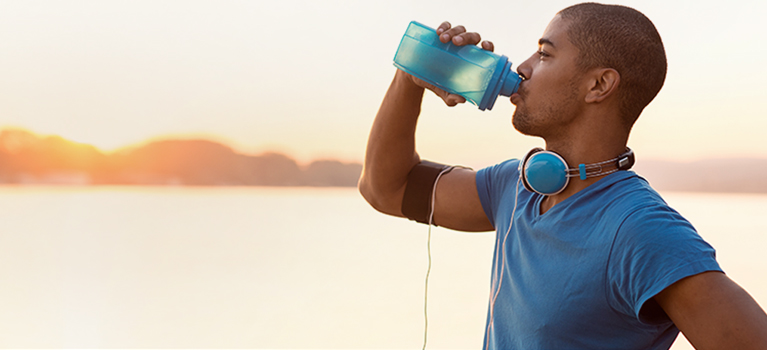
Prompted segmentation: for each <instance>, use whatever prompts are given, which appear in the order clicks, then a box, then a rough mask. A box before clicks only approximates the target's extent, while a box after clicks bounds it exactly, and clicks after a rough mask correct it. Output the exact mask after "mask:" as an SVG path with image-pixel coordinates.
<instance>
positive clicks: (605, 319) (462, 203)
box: [359, 3, 767, 349]
mask: <svg viewBox="0 0 767 350" xmlns="http://www.w3.org/2000/svg"><path fill="white" fill-rule="evenodd" d="M437 33H438V34H440V40H442V41H443V42H448V41H452V43H453V44H455V45H476V44H480V40H481V39H480V35H479V34H477V33H472V32H466V30H465V28H463V27H462V26H457V27H451V25H450V24H449V23H447V22H445V23H443V24H442V25H440V27H439V28H438V29H437ZM538 44H539V45H538V47H539V50H538V52H536V53H535V54H533V55H532V56H531V57H530V58H529V59H528V60H527V61H525V62H523V63H522V64H521V65H520V66H519V68H518V73H519V74H520V75H521V77H522V78H523V81H522V83H521V84H520V88H519V91H518V92H517V93H516V94H513V95H512V96H511V98H510V100H511V103H513V104H514V105H515V106H516V110H515V112H514V115H513V118H512V121H513V125H514V127H515V128H516V129H517V130H518V131H520V132H522V133H524V134H527V135H534V136H539V137H541V138H543V139H544V140H545V142H546V150H547V151H551V152H555V153H550V154H552V155H555V154H557V155H558V156H561V160H562V162H563V163H566V164H575V165H578V167H572V169H571V170H569V171H568V173H572V174H571V175H573V176H574V177H572V178H569V181H568V182H566V183H565V184H564V185H563V187H562V188H560V189H558V190H557V191H552V192H547V193H538V192H534V191H531V190H528V189H527V187H530V183H529V182H535V181H537V179H533V178H526V177H524V176H522V175H523V174H526V173H525V170H523V171H522V173H520V171H519V170H518V169H519V162H520V161H518V160H511V161H507V162H504V163H501V164H498V165H496V166H493V167H490V168H487V169H482V170H480V171H478V172H475V171H473V170H470V169H462V168H456V169H450V168H443V167H441V166H439V165H434V164H433V163H431V164H430V163H425V162H421V159H420V157H419V155H418V153H416V151H415V139H414V138H415V136H414V135H415V127H416V122H417V119H418V115H419V112H420V105H421V99H422V97H423V92H424V89H428V90H431V91H433V92H434V93H436V94H437V95H438V96H440V97H441V98H442V99H443V100H444V101H445V103H446V104H447V105H448V106H454V105H457V104H459V103H463V102H465V100H464V98H463V97H461V96H458V95H453V94H449V93H447V92H445V91H442V90H440V89H438V88H436V87H434V86H432V85H429V84H427V83H425V82H423V81H421V80H419V79H417V78H415V77H413V76H411V75H409V74H407V73H405V72H403V71H397V72H396V74H395V77H394V80H393V81H392V83H391V86H390V87H389V90H388V91H387V93H386V96H385V97H384V100H383V103H382V104H381V107H380V109H379V111H378V114H377V116H376V119H375V121H374V124H373V127H372V130H371V133H370V137H369V141H368V147H367V152H366V156H365V165H364V171H363V175H362V177H361V179H360V182H359V189H360V192H361V193H362V194H363V196H364V197H365V199H366V200H367V201H368V202H369V203H370V204H371V205H372V206H373V207H374V208H376V209H377V210H379V211H381V212H383V213H387V214H390V215H395V216H406V215H407V216H409V217H411V218H413V219H416V220H419V221H421V222H429V223H435V224H438V225H440V226H444V227H448V228H451V229H455V230H465V231H486V230H493V229H495V230H496V231H497V237H496V252H495V254H496V256H495V259H494V261H495V266H494V270H493V281H491V298H490V306H489V312H488V323H487V332H486V335H485V348H497V349H511V348H519V349H539V348H545V349H552V348H566V349H573V348H583V349H598V348H614V349H618V348H620V349H629V348H635V349H645V348H652V349H666V348H668V347H669V346H671V344H672V343H673V341H674V339H675V338H676V336H677V334H678V332H679V330H681V331H682V332H683V333H684V334H685V336H686V337H687V339H688V340H689V341H690V342H691V343H692V344H693V345H694V346H695V347H696V348H699V349H724V348H727V349H767V315H765V313H764V311H763V310H762V309H761V308H760V307H759V306H758V304H757V303H756V302H755V301H754V300H753V299H752V298H751V297H750V296H749V295H748V293H746V292H745V291H744V290H743V289H742V288H740V287H739V286H738V285H737V284H735V283H734V282H732V281H731V280H730V279H729V278H728V277H727V276H726V275H725V274H723V273H722V272H721V269H720V268H719V266H718V264H717V263H716V261H715V259H714V252H713V249H712V248H711V247H710V246H709V245H708V244H707V243H706V242H704V241H703V240H702V239H701V238H700V237H699V236H698V235H697V233H696V232H695V230H694V229H693V228H692V226H691V225H690V224H689V223H688V222H687V221H686V220H685V219H684V218H682V217H681V216H680V215H679V214H678V213H676V212H675V211H673V210H672V209H671V208H669V207H668V206H667V205H666V204H665V202H663V200H662V199H661V198H660V197H659V196H658V194H657V193H656V192H655V191H653V190H652V189H651V188H650V187H649V185H648V184H647V182H646V181H644V180H643V179H642V178H641V177H639V176H638V175H636V174H634V173H633V172H630V171H623V170H626V169H627V168H628V167H630V164H628V163H630V162H632V161H633V155H631V154H630V152H627V148H626V143H627V140H628V136H629V132H630V130H631V127H632V125H633V123H634V121H635V120H636V118H637V117H639V114H640V113H641V111H642V110H643V109H644V107H645V106H646V105H647V104H648V103H650V101H651V100H652V99H653V98H654V97H655V95H656V94H657V93H658V91H659V90H660V88H661V86H662V85H663V81H664V79H665V73H666V58H665V52H664V49H663V44H662V42H661V39H660V36H659V35H658V33H657V31H656V29H655V27H654V26H653V24H652V22H650V20H649V19H647V18H646V17H645V16H644V15H642V14H641V13H639V12H638V11H636V10H634V9H631V8H627V7H623V6H610V5H601V4H593V3H589V4H579V5H575V6H571V7H569V8H567V9H565V10H562V11H561V12H560V13H558V14H557V15H556V16H555V17H554V19H553V20H552V21H551V22H550V23H549V25H548V27H547V28H546V30H545V32H544V33H543V37H542V38H541V39H540V40H539V42H538ZM481 47H482V48H483V49H486V50H493V45H492V43H491V42H488V41H484V42H481ZM538 153H541V152H538ZM543 153H547V152H543ZM533 156H534V155H533ZM533 156H528V157H525V158H524V159H523V160H522V162H523V163H525V165H526V164H527V163H528V162H532V161H533V158H532V157H533ZM424 169H425V170H424ZM523 169H526V168H524V167H523ZM586 169H588V170H586ZM447 170H451V171H447ZM423 174H431V175H426V176H424V175H423ZM434 174H437V175H436V176H435V175H434ZM530 176H531V177H532V175H530ZM424 179H426V181H425V180H424ZM435 183H436V187H434V188H435V190H434V191H435V192H434V197H433V198H434V199H433V200H431V198H432V197H431V195H432V194H431V191H432V186H433V185H434V184H435ZM520 183H522V184H523V185H524V186H520ZM532 189H534V188H532ZM403 199H404V202H403ZM414 201H415V202H420V203H427V202H428V203H429V206H430V210H429V211H428V215H423V214H422V213H421V214H419V213H415V214H413V213H412V209H408V208H407V207H408V203H411V202H414ZM403 208H404V209H403Z"/></svg>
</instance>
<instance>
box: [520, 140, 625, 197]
mask: <svg viewBox="0 0 767 350" xmlns="http://www.w3.org/2000/svg"><path fill="white" fill-rule="evenodd" d="M634 161H635V157H634V151H632V150H631V148H628V147H626V151H625V152H623V153H622V154H620V155H619V156H618V157H616V158H613V159H610V160H606V161H603V162H599V163H591V164H579V165H578V167H577V168H570V167H569V166H568V165H567V162H566V161H565V159H564V158H562V156H560V155H559V154H557V153H556V152H554V151H546V150H544V149H542V148H533V149H532V150H530V152H528V153H527V155H525V157H524V158H522V161H521V162H520V163H519V173H520V177H521V180H522V184H523V185H524V186H525V188H526V189H527V190H528V191H530V192H537V193H540V194H543V195H546V196H551V195H555V194H558V193H560V192H562V191H564V189H565V188H566V187H567V184H568V183H570V178H571V177H576V176H577V177H579V178H580V179H581V180H586V179H587V178H589V177H595V176H603V175H607V174H611V173H614V172H616V171H618V170H629V169H631V167H632V166H633V165H634ZM610 165H612V167H613V168H612V169H608V170H604V168H605V167H608V168H609V166H610Z"/></svg>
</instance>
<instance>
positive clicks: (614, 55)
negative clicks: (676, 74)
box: [559, 3, 667, 129]
mask: <svg viewBox="0 0 767 350" xmlns="http://www.w3.org/2000/svg"><path fill="white" fill-rule="evenodd" d="M559 16H560V18H562V19H565V20H567V21H568V22H569V23H568V28H567V35H568V38H569V39H570V41H571V42H572V43H573V45H575V46H576V47H577V48H578V50H579V51H580V52H579V56H578V62H577V64H578V66H579V68H581V69H583V70H587V69H592V68H613V69H615V70H616V71H618V73H619V74H620V77H621V80H620V84H619V85H618V90H617V96H618V98H619V99H620V107H621V111H620V113H621V117H622V118H623V122H624V123H625V126H626V127H627V128H628V129H631V126H632V125H633V124H634V122H635V121H636V119H637V118H639V114H641V113H642V110H643V109H644V108H645V107H646V106H647V105H648V104H649V103H650V101H652V100H653V99H654V98H655V96H656V95H657V94H658V91H660V89H661V87H662V86H663V82H664V81H665V80H666V67H667V63H666V51H665V50H664V48H663V42H662V41H661V38H660V34H658V30H657V29H656V28H655V25H653V23H652V22H651V21H650V19H649V18H647V17H646V16H645V15H643V14H642V13H641V12H639V11H637V10H635V9H633V8H630V7H626V6H620V5H603V4H597V3H583V4H578V5H573V6H570V7H568V8H566V9H564V10H562V11H560V12H559Z"/></svg>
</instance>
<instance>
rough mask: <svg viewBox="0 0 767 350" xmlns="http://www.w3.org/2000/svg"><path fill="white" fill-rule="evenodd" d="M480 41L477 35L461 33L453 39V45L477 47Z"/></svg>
mask: <svg viewBox="0 0 767 350" xmlns="http://www.w3.org/2000/svg"><path fill="white" fill-rule="evenodd" d="M481 40H482V37H481V36H480V35H479V33H475V32H470V33H461V34H458V35H456V36H454V37H453V44H456V45H459V46H460V45H477V44H479V42H480V41H481Z"/></svg>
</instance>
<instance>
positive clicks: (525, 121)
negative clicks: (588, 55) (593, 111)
mask: <svg viewBox="0 0 767 350" xmlns="http://www.w3.org/2000/svg"><path fill="white" fill-rule="evenodd" d="M566 30H567V21H566V20H563V19H561V18H560V17H559V16H556V17H554V19H553V20H552V21H551V23H549V26H548V27H547V28H546V31H545V32H544V33H543V37H542V38H541V39H540V40H539V42H538V44H539V45H538V52H536V53H535V54H533V55H532V56H531V57H530V58H528V59H527V61H525V62H523V63H522V64H520V65H519V68H517V71H518V72H519V74H521V75H522V76H523V77H524V78H525V80H524V81H523V82H522V83H521V84H520V87H519V91H518V92H517V93H516V94H513V95H512V96H511V103H513V104H514V105H516V106H517V107H516V109H515V111H514V115H513V117H512V124H513V125H514V128H516V129H517V130H518V131H519V132H521V133H523V134H526V135H532V136H540V137H543V138H548V137H558V136H562V134H563V133H564V132H566V127H567V124H568V123H569V122H570V121H572V120H573V119H574V118H575V117H576V116H577V115H578V114H579V113H580V111H581V108H582V104H581V103H580V102H581V101H583V96H581V94H582V92H581V91H582V90H581V89H580V84H581V83H582V81H581V79H579V78H581V77H582V74H580V70H579V69H578V68H577V66H576V58H577V56H578V48H576V47H575V46H574V45H573V44H572V43H570V40H569V39H568V38H567V32H566Z"/></svg>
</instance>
